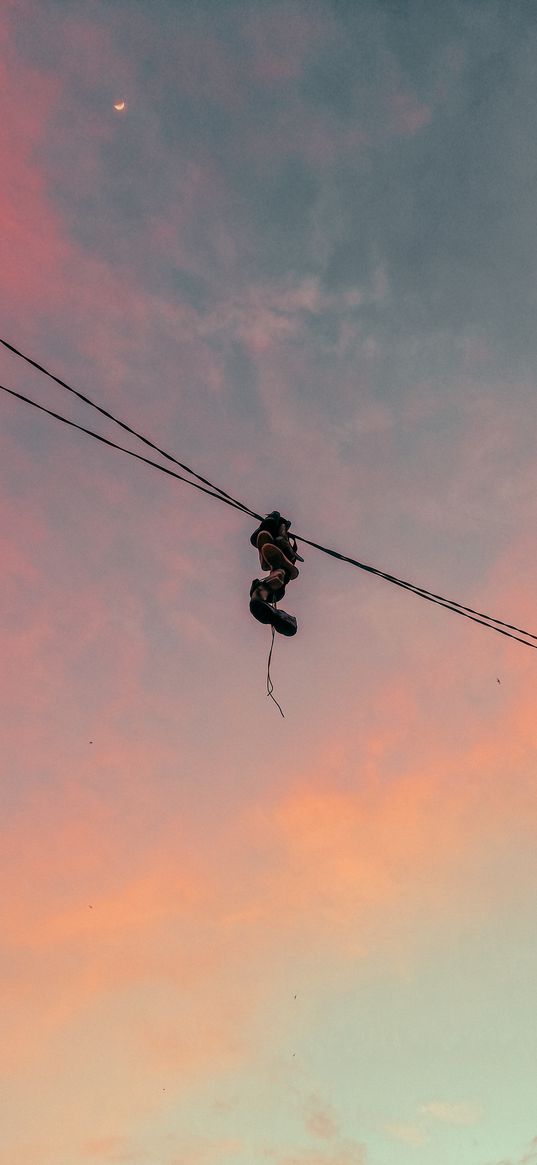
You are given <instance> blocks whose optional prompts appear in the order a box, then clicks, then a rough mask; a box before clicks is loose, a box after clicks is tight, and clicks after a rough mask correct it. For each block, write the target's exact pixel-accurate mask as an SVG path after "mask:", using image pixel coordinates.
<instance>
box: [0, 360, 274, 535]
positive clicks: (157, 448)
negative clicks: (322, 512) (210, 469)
mask: <svg viewBox="0 0 537 1165" xmlns="http://www.w3.org/2000/svg"><path fill="white" fill-rule="evenodd" d="M0 344H3V346H4V348H7V350H8V352H12V353H13V355H14V356H19V357H20V359H21V360H24V361H25V362H26V364H30V365H31V367H32V368H36V369H37V371H38V372H43V373H44V375H45V376H48V378H49V380H53V381H54V382H55V383H56V384H59V385H60V387H61V388H65V389H67V392H71V393H72V394H73V396H77V397H78V399H79V400H82V401H84V404H87V405H90V406H91V408H92V409H96V410H97V412H98V413H101V414H102V416H103V417H108V420H109V421H114V424H116V425H119V427H120V428H121V429H124V430H125V432H126V433H131V435H132V436H133V437H137V438H138V440H139V441H143V443H144V445H148V446H149V448H150V449H154V450H155V453H160V454H161V456H162V457H165V458H166V459H167V460H168V461H173V463H174V465H178V466H179V469H184V470H185V472H186V473H190V474H191V475H192V477H195V478H197V480H198V481H201V482H203V484H204V485H208V486H210V488H211V490H214V492H215V493H219V494H221V495H222V497H224V498H228V500H229V501H230V502H233V503H234V504H235V505H236V506H237V507H238V508H239V509H241V510H244V512H245V513H246V514H250V517H252V518H258V519H259V521H261V515H260V514H256V513H254V511H253V510H250V508H249V507H248V506H246V505H245V504H244V502H239V501H237V498H234V497H232V496H231V494H228V493H226V490H225V489H220V486H218V485H214V482H212V481H207V478H205V477H202V476H201V474H200V473H196V472H195V470H194V469H190V468H189V466H188V465H184V464H183V462H182V461H178V460H177V457H174V456H173V453H167V452H166V450H165V449H161V448H160V446H159V445H156V444H155V442H154V441H151V440H150V439H149V437H144V435H143V433H138V432H137V430H136V429H132V428H131V426H130V425H128V424H127V422H126V421H121V420H119V418H118V417H115V416H114V415H113V413H109V412H108V409H105V408H103V406H102V405H99V404H97V402H96V401H94V400H92V399H91V397H89V396H85V395H84V393H83V392H79V390H78V389H77V388H73V386H72V385H71V384H68V383H67V381H66V380H62V379H61V377H60V376H56V375H55V373H54V372H50V370H49V369H48V368H45V367H44V365H43V364H38V362H37V360H33V359H32V357H31V356H26V355H25V353H24V352H21V351H19V349H18V348H15V347H14V345H13V344H9V343H8V341H7V340H3V339H2V338H1V337H0ZM57 415H58V414H56V416H57ZM94 436H95V434H94Z"/></svg>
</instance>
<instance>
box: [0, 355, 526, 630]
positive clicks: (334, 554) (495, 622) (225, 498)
mask: <svg viewBox="0 0 537 1165" xmlns="http://www.w3.org/2000/svg"><path fill="white" fill-rule="evenodd" d="M0 343H3V344H4V345H5V346H6V347H9V348H10V349H11V351H13V352H15V353H16V354H17V355H19V353H18V352H17V349H15V348H13V347H12V346H11V345H8V344H7V343H6V341H4V340H0ZM23 359H25V360H27V362H28V363H32V364H34V366H35V367H36V368H39V369H41V365H38V364H36V362H35V361H30V360H29V358H28V357H25V356H23ZM46 374H47V375H48V376H51V378H52V379H54V380H58V383H60V384H62V385H63V386H64V387H66V388H68V389H69V391H71V392H74V393H75V395H77V396H80V397H81V399H83V400H85V401H87V403H89V404H91V405H92V406H93V407H95V408H97V409H98V411H99V412H102V413H104V415H105V416H107V417H109V418H110V419H111V420H114V421H116V422H117V424H120V425H121V427H122V428H124V429H126V430H127V432H130V433H132V434H133V435H134V436H140V437H141V435H140V434H138V433H136V430H134V429H131V428H130V426H128V425H126V424H125V423H124V422H121V421H117V418H116V417H113V416H112V414H111V413H108V412H107V411H106V410H105V409H102V408H101V407H100V406H99V405H94V402H93V401H90V400H89V398H88V397H84V396H82V394H81V393H78V392H76V390H75V389H71V388H70V386H68V385H65V383H64V382H63V381H60V380H59V379H58V378H57V377H53V376H52V374H51V373H48V372H47V373H46ZM0 389H1V390H2V391H3V392H6V393H9V395H10V396H13V397H17V399H18V400H21V401H24V402H25V403H26V404H29V405H32V406H33V407H34V408H36V409H39V410H40V412H44V413H47V415H48V416H50V417H53V418H54V419H55V420H57V421H61V422H62V423H63V424H65V425H69V426H70V427H71V428H73V429H78V430H79V431H80V432H81V433H86V434H87V435H88V436H89V437H94V438H95V440H97V441H101V442H102V443H103V444H104V445H109V446H110V447H111V448H112V449H118V450H119V451H120V452H122V453H127V454H128V456H129V457H134V458H135V459H136V460H137V461H143V462H145V464H146V465H151V466H153V468H154V469H160V470H161V471H162V473H166V474H168V475H169V476H170V477H175V478H177V480H178V481H183V482H185V483H186V485H190V486H192V488H193V489H197V490H200V492H201V493H205V494H208V495H209V497H213V498H216V499H217V500H218V501H221V502H224V503H225V504H226V505H228V506H231V507H232V508H233V509H237V510H240V511H241V512H242V513H247V514H249V515H250V516H251V517H253V518H257V519H259V520H260V521H262V518H261V516H260V515H259V514H256V513H255V511H253V510H250V509H249V507H248V506H246V505H244V503H243V502H239V501H237V500H236V499H235V498H233V497H232V496H231V494H227V493H226V492H225V491H224V490H219V489H218V487H217V486H214V485H213V483H212V482H211V481H209V480H208V479H207V478H204V477H201V475H200V474H194V471H193V470H190V469H189V468H188V466H184V465H183V463H182V462H180V461H178V460H177V459H176V458H175V457H173V456H172V455H171V454H168V453H164V456H165V457H167V458H168V459H169V460H171V461H173V462H174V463H175V464H176V465H179V466H180V467H181V468H182V469H186V470H187V472H188V473H191V474H192V476H195V477H197V478H198V480H199V481H203V482H205V483H206V486H210V487H211V488H210V489H209V488H206V487H205V486H204V485H198V484H196V482H193V481H189V479H188V478H186V477H183V476H182V475H181V474H179V473H175V472H174V471H173V470H171V469H168V468H167V467H166V466H165V465H160V464H159V463H158V462H157V461H151V460H150V458H148V457H143V456H142V454H140V453H134V452H133V451H132V450H131V449H126V448H125V446H123V445H118V444H116V442H115V441H110V440H109V438H108V437H103V436H102V434H100V433H95V432H94V431H93V430H92V429H87V428H85V427H84V426H83V425H79V424H77V423H76V422H75V421H69V420H68V419H67V417H64V416H62V415H61V413H56V412H54V411H53V410H52V409H48V408H45V406H44V405H40V404H38V402H37V401H34V400H32V399H31V398H30V397H27V396H24V395H23V394H22V393H20V392H16V391H15V390H14V389H12V388H6V386H5V385H3V384H0ZM141 440H143V441H144V442H145V443H146V444H148V445H151V447H152V448H155V449H157V451H158V452H163V450H160V449H159V448H158V446H155V445H153V443H152V442H150V441H149V440H148V439H146V438H145V437H141ZM294 537H295V538H296V539H297V541H299V542H303V543H304V544H305V545H307V546H311V547H313V549H315V550H320V551H321V552H322V553H323V554H328V555H330V557H331V558H337V559H338V560H339V561H340V562H348V563H349V565H350V566H354V567H356V568H358V569H359V570H364V571H366V572H367V573H368V574H374V575H376V576H377V577H378V578H383V579H385V580H386V582H390V583H393V584H394V585H395V586H398V587H402V588H403V589H404V590H407V591H411V592H412V593H413V594H415V595H418V596H419V597H420V598H423V599H427V601H428V602H431V603H436V604H437V605H438V606H441V607H445V608H446V610H448V611H453V612H454V613H455V614H456V615H462V616H463V617H464V618H466V619H470V620H471V621H472V622H473V623H479V624H481V625H482V626H483V627H488V628H489V630H491V631H496V632H497V633H498V634H499V635H505V636H506V637H507V638H508V639H514V640H516V642H518V643H523V644H524V645H525V646H526V647H532V648H534V649H535V650H537V635H534V634H532V632H530V631H525V630H524V629H523V628H521V627H517V626H515V625H514V624H512V623H506V622H504V621H503V620H501V619H495V618H494V616H492V615H486V614H483V612H481V611H475V610H474V609H473V608H472V607H466V606H464V605H463V604H462V603H457V602H455V600H451V599H446V598H444V597H443V596H442V595H437V594H435V592H434V591H428V590H426V589H425V588H424V587H419V586H417V585H416V584H414V583H409V582H406V581H405V580H404V579H400V578H397V576H396V575H392V574H388V573H387V572H386V571H383V570H379V569H378V568H377V567H374V566H368V565H367V564H366V563H364V562H360V561H359V560H358V559H356V558H351V557H350V556H349V555H346V554H341V553H340V552H339V551H337V550H330V549H329V548H328V547H327V546H323V545H322V544H321V543H319V542H313V541H311V540H310V539H309V538H304V537H303V536H301V535H300V534H295V535H294ZM513 631H517V632H519V634H518V635H513V634H512V632H513ZM521 636H525V637H526V638H521ZM529 639H533V640H535V642H534V643H529V642H528V640H529Z"/></svg>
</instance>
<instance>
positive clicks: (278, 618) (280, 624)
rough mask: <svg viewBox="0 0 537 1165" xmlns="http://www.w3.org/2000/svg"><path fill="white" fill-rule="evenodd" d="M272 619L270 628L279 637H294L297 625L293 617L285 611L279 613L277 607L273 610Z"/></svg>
mask: <svg viewBox="0 0 537 1165" xmlns="http://www.w3.org/2000/svg"><path fill="white" fill-rule="evenodd" d="M273 610H274V619H273V621H272V626H273V627H274V630H275V631H279V632H280V635H287V636H290V635H296V633H297V630H298V624H297V621H296V619H295V616H294V615H288V614H287V611H279V610H278V608H277V607H275V608H273Z"/></svg>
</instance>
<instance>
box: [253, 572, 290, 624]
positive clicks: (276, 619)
mask: <svg viewBox="0 0 537 1165" xmlns="http://www.w3.org/2000/svg"><path fill="white" fill-rule="evenodd" d="M258 581H259V580H258V579H254V582H258ZM250 593H251V598H250V611H251V613H252V615H253V617H254V619H257V621H258V623H269V624H270V625H271V626H272V627H274V630H275V631H279V633H280V635H287V636H291V635H296V632H297V621H296V619H295V616H294V615H288V614H287V611H280V610H278V607H273V606H272V604H271V603H267V601H266V599H262V598H261V595H260V594H259V591H258V588H257V587H254V585H253V584H252V590H251V592H250Z"/></svg>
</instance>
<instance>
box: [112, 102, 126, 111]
mask: <svg viewBox="0 0 537 1165" xmlns="http://www.w3.org/2000/svg"><path fill="white" fill-rule="evenodd" d="M126 104H127V103H126V101H116V104H115V105H114V109H117V110H118V113H119V112H121V110H122V109H125V106H126Z"/></svg>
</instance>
